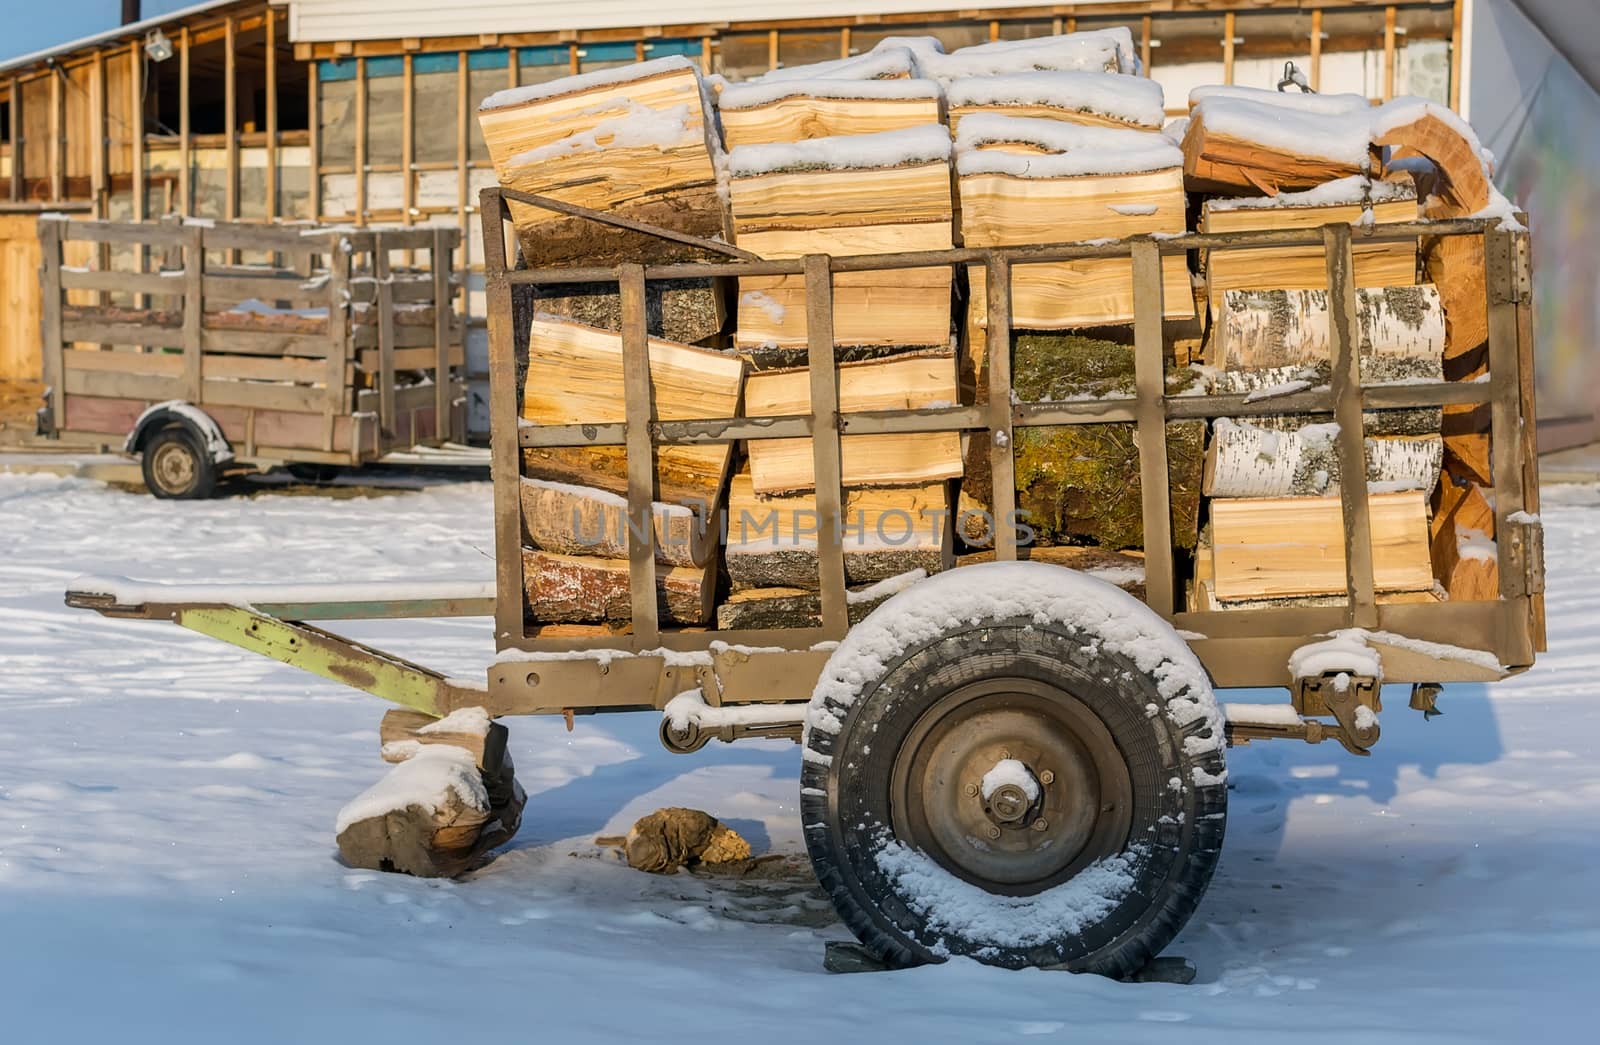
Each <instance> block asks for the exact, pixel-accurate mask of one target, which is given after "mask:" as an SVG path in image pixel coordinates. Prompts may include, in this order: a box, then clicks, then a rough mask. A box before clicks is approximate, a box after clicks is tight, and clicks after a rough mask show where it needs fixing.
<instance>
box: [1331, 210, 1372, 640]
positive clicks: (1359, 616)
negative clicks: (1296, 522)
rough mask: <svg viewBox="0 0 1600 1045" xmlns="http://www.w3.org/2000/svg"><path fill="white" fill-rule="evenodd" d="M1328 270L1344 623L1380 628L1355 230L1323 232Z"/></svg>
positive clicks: (1335, 227)
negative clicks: (1346, 597) (1341, 519)
mask: <svg viewBox="0 0 1600 1045" xmlns="http://www.w3.org/2000/svg"><path fill="white" fill-rule="evenodd" d="M1322 244H1323V250H1324V253H1325V254H1326V257H1327V269H1328V319H1329V324H1328V335H1329V342H1330V348H1331V349H1332V352H1331V355H1332V357H1333V382H1332V383H1333V419H1334V420H1335V421H1336V422H1338V425H1339V434H1338V436H1337V437H1336V443H1337V449H1338V453H1339V499H1340V502H1341V507H1342V508H1343V511H1344V564H1345V576H1346V584H1347V586H1348V590H1349V596H1350V601H1349V602H1348V603H1346V605H1345V623H1346V624H1347V625H1348V626H1350V627H1353V628H1376V627H1377V626H1378V601H1377V594H1376V585H1375V583H1374V581H1373V576H1372V521H1371V510H1370V502H1369V501H1368V499H1367V454H1366V440H1365V437H1364V433H1363V431H1362V421H1361V366H1360V363H1361V360H1360V343H1361V329H1360V320H1359V318H1358V313H1357V311H1356V288H1355V280H1354V279H1353V278H1352V275H1351V273H1352V269H1353V267H1354V262H1353V261H1352V259H1351V252H1350V226H1349V225H1341V224H1334V225H1328V226H1326V227H1325V228H1323V230H1322Z"/></svg>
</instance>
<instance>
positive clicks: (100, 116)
mask: <svg viewBox="0 0 1600 1045" xmlns="http://www.w3.org/2000/svg"><path fill="white" fill-rule="evenodd" d="M107 129H108V128H107V120H106V56H105V52H103V51H96V52H95V53H94V64H93V65H91V66H90V67H89V133H90V134H92V135H93V136H94V139H93V141H92V142H91V143H90V149H89V183H90V189H89V191H90V192H91V193H92V194H93V196H94V213H95V216H96V217H99V218H108V217H110V216H111V215H110V214H109V213H108V211H107V203H108V201H107V199H106V196H107V193H108V190H107V182H106V131H107ZM101 300H102V301H104V298H102V299H101Z"/></svg>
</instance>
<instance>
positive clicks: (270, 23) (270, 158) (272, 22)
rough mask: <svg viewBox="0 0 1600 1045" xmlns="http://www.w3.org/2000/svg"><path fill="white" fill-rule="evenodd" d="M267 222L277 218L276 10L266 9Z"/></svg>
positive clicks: (273, 8)
mask: <svg viewBox="0 0 1600 1045" xmlns="http://www.w3.org/2000/svg"><path fill="white" fill-rule="evenodd" d="M266 19H267V21H266V32H267V70H266V73H267V113H266V117H267V220H268V221H276V220H277V217H278V9H277V8H275V7H269V8H267V13H266Z"/></svg>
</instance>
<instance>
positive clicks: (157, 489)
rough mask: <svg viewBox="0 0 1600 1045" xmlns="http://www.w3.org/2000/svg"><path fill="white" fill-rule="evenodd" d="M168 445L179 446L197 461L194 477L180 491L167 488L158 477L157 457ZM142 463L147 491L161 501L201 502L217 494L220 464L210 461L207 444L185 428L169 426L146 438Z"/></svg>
mask: <svg viewBox="0 0 1600 1045" xmlns="http://www.w3.org/2000/svg"><path fill="white" fill-rule="evenodd" d="M169 443H176V444H178V445H180V446H181V447H182V448H183V449H184V450H186V451H187V452H188V453H189V455H190V456H191V457H193V458H194V478H193V479H192V481H191V482H190V483H189V485H188V486H186V487H184V488H183V489H181V490H171V489H167V488H166V487H164V486H163V485H162V484H161V482H160V479H159V477H158V476H157V475H156V471H155V460H156V456H157V454H158V453H159V452H160V450H161V448H162V447H164V446H166V445H168V444H169ZM139 464H140V471H141V472H143V474H144V485H145V489H147V490H149V491H150V493H151V494H152V495H153V496H155V497H157V498H159V499H160V500H163V501H201V500H205V499H206V498H208V497H210V496H212V495H213V494H215V493H216V492H217V479H218V474H217V463H216V462H215V461H213V460H212V459H211V454H210V453H208V452H207V451H206V448H205V444H204V443H202V442H201V441H200V439H199V438H198V437H197V436H196V435H195V434H194V433H193V432H191V431H190V430H189V429H188V428H186V427H184V426H183V425H169V426H168V427H166V428H163V429H161V430H160V431H159V432H157V433H155V434H154V435H152V436H151V437H150V438H149V439H147V440H146V441H145V444H144V449H143V452H142V456H141V460H140V462H139Z"/></svg>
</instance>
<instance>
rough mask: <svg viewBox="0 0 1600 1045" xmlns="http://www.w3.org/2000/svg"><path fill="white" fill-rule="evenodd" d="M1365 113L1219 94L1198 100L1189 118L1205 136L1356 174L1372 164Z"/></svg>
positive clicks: (1370, 138) (1367, 114)
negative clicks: (1325, 163) (1353, 170)
mask: <svg viewBox="0 0 1600 1045" xmlns="http://www.w3.org/2000/svg"><path fill="white" fill-rule="evenodd" d="M1260 93H1262V94H1268V93H1272V92H1260ZM1274 97H1289V95H1281V96H1279V95H1276V94H1274ZM1369 112H1370V110H1369V111H1362V112H1341V111H1332V112H1324V111H1317V110H1306V109H1299V108H1292V107H1289V106H1285V105H1281V104H1277V103H1275V102H1268V101H1265V100H1262V99H1258V98H1254V97H1248V98H1246V97H1239V96H1235V95H1227V94H1219V95H1211V96H1208V97H1204V98H1202V99H1201V100H1200V101H1199V102H1198V103H1196V105H1195V107H1194V110H1193V112H1192V114H1191V117H1190V118H1191V120H1195V121H1199V122H1200V123H1201V124H1203V125H1204V127H1205V130H1206V133H1207V134H1210V135H1216V136H1220V137H1224V138H1232V139H1234V140H1236V141H1241V142H1249V143H1251V144H1253V145H1257V146H1260V147H1263V148H1267V149H1271V150H1273V151H1275V152H1281V153H1285V154H1287V155H1291V156H1300V157H1307V158H1311V159H1319V160H1326V161H1329V162H1331V163H1337V164H1341V165H1343V166H1345V167H1354V168H1358V169H1359V168H1364V167H1366V166H1367V165H1368V164H1369V163H1370V162H1371V149H1372V121H1371V116H1370V115H1369ZM1192 126H1193V125H1192V124H1191V127H1192Z"/></svg>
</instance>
